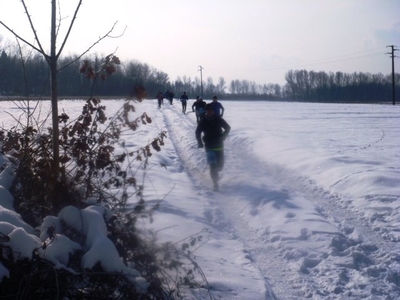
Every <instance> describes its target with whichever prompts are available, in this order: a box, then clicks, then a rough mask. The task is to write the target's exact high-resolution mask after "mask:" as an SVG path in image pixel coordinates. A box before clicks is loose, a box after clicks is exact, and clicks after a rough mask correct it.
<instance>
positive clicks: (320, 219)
mask: <svg viewBox="0 0 400 300" xmlns="http://www.w3.org/2000/svg"><path fill="white" fill-rule="evenodd" d="M207 102H208V101H207ZM103 103H104V104H105V105H106V106H107V107H108V110H107V111H108V114H110V113H111V112H112V111H115V110H116V108H119V107H120V105H122V102H121V101H113V100H108V101H103ZM192 103H193V101H192V100H191V101H189V102H188V109H189V110H190V107H191V105H192ZM222 103H223V105H224V107H225V116H224V118H225V120H226V121H227V122H228V123H229V124H230V125H231V126H232V130H231V134H230V136H229V137H228V138H227V140H226V143H225V161H226V163H225V168H224V170H223V172H222V179H221V191H220V192H213V191H212V184H211V180H210V178H209V173H208V168H207V164H206V159H205V153H204V150H203V149H198V148H197V142H196V141H195V138H194V131H195V128H196V121H195V116H194V114H193V113H188V114H186V115H184V114H182V112H181V107H180V103H179V102H178V101H175V102H174V104H173V105H169V104H168V103H165V104H164V106H163V107H162V108H161V109H158V108H157V104H156V101H155V100H147V101H144V102H143V103H142V104H138V105H137V106H136V107H137V109H138V111H139V112H141V111H146V112H147V113H148V115H150V116H151V117H152V119H153V123H151V124H149V125H146V126H141V129H142V130H143V133H144V134H143V135H140V136H139V135H137V134H135V135H132V136H129V135H127V136H126V137H125V139H126V145H127V146H128V147H135V145H142V143H143V142H147V141H149V140H151V139H152V138H154V137H156V135H157V134H158V133H159V132H160V131H161V130H166V131H167V136H168V139H166V140H165V142H166V145H165V146H164V147H163V148H162V151H161V152H158V153H155V154H154V155H153V157H152V158H151V162H150V163H151V167H150V168H149V169H148V171H147V177H146V184H145V195H146V198H147V199H148V200H149V201H154V200H156V199H163V201H162V203H161V207H160V209H159V210H158V211H157V212H156V214H155V216H154V222H153V223H152V224H147V225H146V226H147V227H148V228H153V229H155V230H158V235H157V236H158V238H159V240H160V242H165V241H173V242H175V241H176V242H178V241H181V240H182V239H184V238H186V237H188V236H191V235H193V234H196V233H198V232H203V233H204V234H203V235H204V237H206V239H205V240H204V243H203V244H202V245H201V246H200V247H198V248H197V249H196V250H195V252H194V254H195V255H196V261H197V262H198V264H199V265H200V267H201V269H202V270H203V272H204V273H205V276H206V277H207V281H208V283H209V286H210V289H211V291H212V295H213V297H214V298H215V299H226V300H231V299H237V300H243V299H252V300H257V299H282V300H285V299H305V298H307V299H400V107H399V106H393V105H367V104H318V103H286V102H261V101H260V102H250V101H223V102H222ZM82 105H83V102H81V101H60V112H62V110H63V109H64V110H65V111H66V112H67V113H69V114H71V115H73V114H78V112H79V110H80V109H81V107H82ZM0 109H1V115H2V119H1V121H0V122H1V124H0V125H2V126H3V127H6V128H10V126H12V125H13V124H15V120H13V119H12V118H11V116H10V114H13V115H14V116H16V117H17V115H18V114H19V109H18V108H17V105H16V104H15V103H13V102H0ZM48 110H49V108H48V107H47V108H46V107H44V108H43V109H42V112H45V111H48ZM6 112H8V113H10V114H7V113H6ZM207 296H208V295H207V293H205V292H204V291H196V292H193V295H192V297H189V296H188V299H207Z"/></svg>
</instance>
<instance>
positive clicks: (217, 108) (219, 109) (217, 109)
mask: <svg viewBox="0 0 400 300" xmlns="http://www.w3.org/2000/svg"><path fill="white" fill-rule="evenodd" d="M211 105H212V106H213V107H214V114H215V115H216V116H217V117H221V118H222V117H223V116H224V112H225V108H224V107H223V106H222V104H221V103H220V102H218V97H217V96H213V98H212V102H211Z"/></svg>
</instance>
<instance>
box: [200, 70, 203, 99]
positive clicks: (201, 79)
mask: <svg viewBox="0 0 400 300" xmlns="http://www.w3.org/2000/svg"><path fill="white" fill-rule="evenodd" d="M203 69H204V68H203V67H202V66H199V71H200V87H201V98H203Z"/></svg>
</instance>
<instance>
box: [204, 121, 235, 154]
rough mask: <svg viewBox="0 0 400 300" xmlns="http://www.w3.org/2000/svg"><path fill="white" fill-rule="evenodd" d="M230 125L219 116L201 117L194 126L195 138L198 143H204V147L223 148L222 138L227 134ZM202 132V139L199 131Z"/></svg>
mask: <svg viewBox="0 0 400 300" xmlns="http://www.w3.org/2000/svg"><path fill="white" fill-rule="evenodd" d="M230 130H231V126H229V124H228V123H227V122H226V121H225V120H224V119H223V118H221V117H216V116H213V117H211V118H209V117H205V118H204V119H202V120H201V121H200V122H199V124H198V125H197V128H196V139H197V142H198V144H199V146H200V145H203V142H204V145H205V148H206V149H210V150H211V149H215V150H218V149H223V147H224V140H225V138H226V137H227V136H228V134H229V131H230ZM202 132H203V133H204V136H203V141H202V139H201V133H202Z"/></svg>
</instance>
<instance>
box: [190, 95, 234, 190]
mask: <svg viewBox="0 0 400 300" xmlns="http://www.w3.org/2000/svg"><path fill="white" fill-rule="evenodd" d="M205 109H206V114H205V117H204V118H203V119H202V120H201V121H200V122H199V124H198V125H197V128H196V132H195V134H196V139H197V143H198V147H199V148H203V147H205V150H206V157H207V163H208V164H209V165H210V175H211V179H212V181H213V184H214V191H218V189H219V185H218V181H219V174H218V172H220V171H222V169H223V167H224V140H225V139H226V137H227V136H228V134H229V132H230V130H231V126H230V125H229V124H228V123H227V122H226V121H225V120H224V119H223V118H221V117H219V116H216V115H215V113H214V107H213V105H212V104H211V103H209V104H207V105H206V107H205ZM202 133H203V137H201V134H202ZM203 142H204V144H203Z"/></svg>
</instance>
